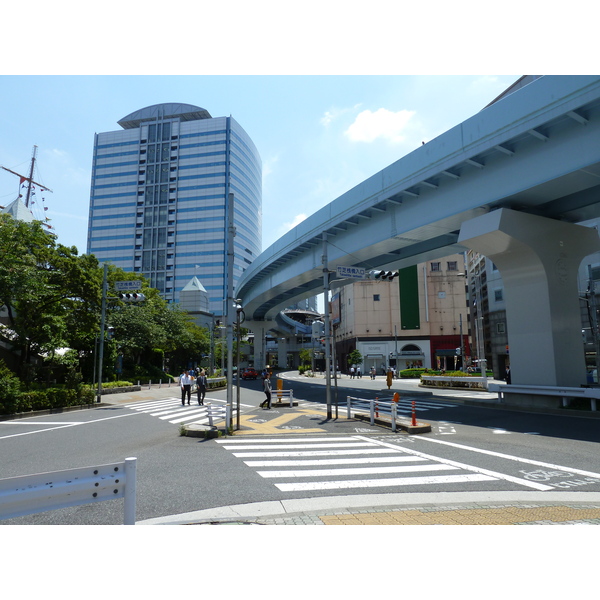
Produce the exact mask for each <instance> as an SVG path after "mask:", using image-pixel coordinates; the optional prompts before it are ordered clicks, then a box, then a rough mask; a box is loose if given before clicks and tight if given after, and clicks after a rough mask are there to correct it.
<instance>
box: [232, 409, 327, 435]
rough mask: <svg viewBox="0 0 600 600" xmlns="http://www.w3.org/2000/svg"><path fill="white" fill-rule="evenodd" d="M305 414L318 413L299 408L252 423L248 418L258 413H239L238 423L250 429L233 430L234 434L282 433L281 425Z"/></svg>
mask: <svg viewBox="0 0 600 600" xmlns="http://www.w3.org/2000/svg"><path fill="white" fill-rule="evenodd" d="M306 414H309V415H310V414H318V413H316V412H315V411H314V410H301V411H299V412H294V413H288V414H285V415H281V416H279V417H275V418H274V419H270V420H269V421H268V422H267V423H252V422H251V421H250V419H255V418H256V417H257V416H258V415H240V425H242V426H244V427H250V428H251V429H250V430H242V429H240V430H238V431H236V432H235V435H248V434H256V433H265V434H271V435H272V434H274V433H283V431H282V430H281V429H280V427H281V426H282V425H285V424H286V423H289V422H290V421H293V420H294V419H297V418H298V417H302V416H304V415H306ZM324 431H325V429H319V428H302V429H285V433H318V432H320V433H322V432H324Z"/></svg>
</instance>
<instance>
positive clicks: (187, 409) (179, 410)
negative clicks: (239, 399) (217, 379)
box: [123, 397, 250, 425]
mask: <svg viewBox="0 0 600 600" xmlns="http://www.w3.org/2000/svg"><path fill="white" fill-rule="evenodd" d="M208 404H215V405H220V406H223V405H224V404H225V400H219V399H215V398H205V399H204V405H203V406H199V405H198V403H197V401H196V402H194V403H192V404H190V405H187V404H186V405H182V404H181V399H180V398H176V397H173V398H163V399H162V400H152V401H150V402H132V403H130V404H124V405H123V406H124V407H125V408H128V409H129V410H133V411H136V412H140V413H147V414H149V415H150V416H152V417H157V418H158V419H160V420H161V421H168V422H169V423H173V424H176V425H180V424H186V425H191V424H194V423H198V424H200V425H206V424H208V422H209V419H208V414H207V411H208ZM240 406H242V407H244V408H249V407H250V405H247V404H241V405H240Z"/></svg>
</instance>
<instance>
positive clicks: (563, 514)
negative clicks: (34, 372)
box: [102, 374, 600, 525]
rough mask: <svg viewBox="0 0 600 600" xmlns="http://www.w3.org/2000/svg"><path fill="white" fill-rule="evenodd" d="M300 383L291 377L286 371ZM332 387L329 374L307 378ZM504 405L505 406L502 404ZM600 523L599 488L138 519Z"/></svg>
mask: <svg viewBox="0 0 600 600" xmlns="http://www.w3.org/2000/svg"><path fill="white" fill-rule="evenodd" d="M282 375H284V378H285V379H286V380H287V382H288V383H287V384H286V386H285V387H286V388H289V387H292V388H293V379H294V378H292V377H285V375H286V374H282ZM302 381H303V382H306V383H318V384H322V385H325V380H324V377H322V378H303V379H302ZM338 386H339V387H341V388H346V387H352V388H356V387H364V388H367V389H381V388H382V387H383V388H385V390H384V391H385V392H389V393H390V394H393V393H394V392H395V391H399V392H400V393H402V391H404V392H406V393H417V394H418V393H423V394H426V395H433V392H431V390H425V389H424V388H418V386H417V385H416V384H413V383H412V382H403V381H399V380H394V384H393V386H392V389H391V390H387V387H386V386H385V381H384V380H383V379H379V380H375V381H372V380H370V379H369V378H363V379H362V380H361V379H350V378H349V377H347V376H344V379H342V380H340V379H338ZM453 391H454V390H448V394H449V396H446V394H445V393H444V394H438V393H437V390H436V393H435V396H439V397H452V400H453V401H456V400H463V401H465V403H467V402H473V403H475V402H481V403H482V404H489V405H490V406H494V407H498V406H497V403H496V401H495V400H494V398H495V396H496V395H495V394H489V393H487V392H477V391H476V390H468V391H467V390H465V391H466V392H467V394H466V397H465V393H464V392H463V391H461V392H459V393H460V398H457V397H454V396H452V395H451V392H453ZM178 394H179V388H178V387H177V386H176V385H171V386H170V387H169V386H168V385H162V386H160V387H159V386H158V385H153V386H152V388H151V389H149V388H147V387H146V388H145V389H144V388H142V390H141V391H139V392H128V393H122V394H111V395H110V396H108V395H107V396H104V397H103V398H102V404H123V403H128V402H132V401H146V400H154V399H160V398H166V397H170V396H177V395H178ZM498 408H500V407H498ZM220 524H235V525H245V524H256V525H600V492H599V493H595V492H437V493H412V494H411V493H402V494H400V493H396V494H394V493H392V494H368V495H348V496H330V497H320V498H305V499H288V500H282V501H268V502H257V503H251V504H241V505H234V506H221V507H215V508H211V509H205V510H199V511H194V512H188V513H183V514H179V515H167V516H164V517H158V518H155V519H147V520H144V521H138V522H137V525H220Z"/></svg>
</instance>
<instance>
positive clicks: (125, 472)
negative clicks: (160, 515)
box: [0, 458, 137, 525]
mask: <svg viewBox="0 0 600 600" xmlns="http://www.w3.org/2000/svg"><path fill="white" fill-rule="evenodd" d="M136 464H137V459H136V458H126V459H125V461H124V462H121V463H112V464H108V465H100V466H97V467H81V468H79V469H68V470H66V471H53V472H49V473H38V474H36V475H25V476H22V477H9V478H6V479H0V520H4V519H12V518H14V517H22V516H25V515H32V514H35V513H40V512H46V511H49V510H57V509H59V508H68V507H70V506H79V505H81V504H93V503H95V502H102V501H103V500H114V499H115V498H125V514H124V520H123V524H124V525H135V496H136Z"/></svg>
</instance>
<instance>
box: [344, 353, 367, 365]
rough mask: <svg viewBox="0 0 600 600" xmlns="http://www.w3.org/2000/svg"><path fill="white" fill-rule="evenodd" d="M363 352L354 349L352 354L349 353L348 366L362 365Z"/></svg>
mask: <svg viewBox="0 0 600 600" xmlns="http://www.w3.org/2000/svg"><path fill="white" fill-rule="evenodd" d="M362 360H363V357H362V354H361V353H360V352H359V351H358V350H356V349H355V350H352V352H350V354H348V366H352V365H360V364H362Z"/></svg>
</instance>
